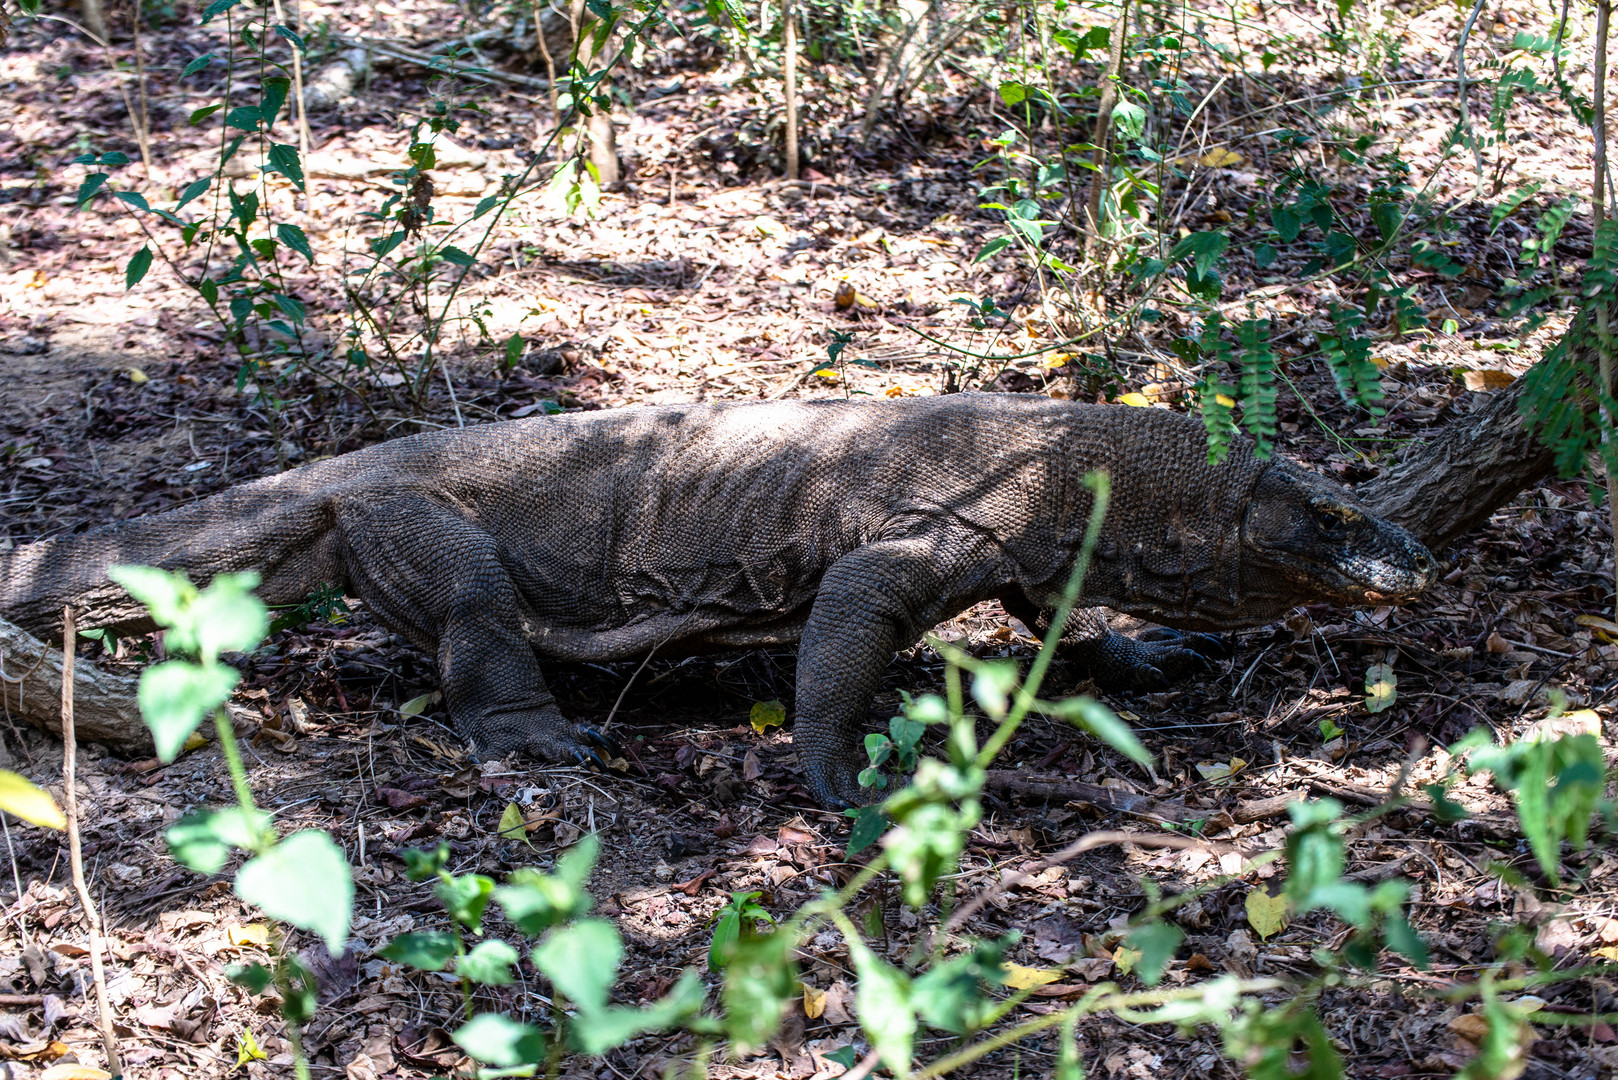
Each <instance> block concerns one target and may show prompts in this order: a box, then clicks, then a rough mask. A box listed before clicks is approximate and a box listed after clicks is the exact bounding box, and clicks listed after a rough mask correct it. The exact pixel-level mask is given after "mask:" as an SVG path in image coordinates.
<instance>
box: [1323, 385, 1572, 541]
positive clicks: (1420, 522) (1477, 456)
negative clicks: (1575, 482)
mask: <svg viewBox="0 0 1618 1080" xmlns="http://www.w3.org/2000/svg"><path fill="white" fill-rule="evenodd" d="M1522 396H1523V380H1522V379H1518V380H1517V381H1516V382H1514V383H1512V384H1511V385H1510V386H1509V387H1507V388H1506V389H1504V390H1501V391H1499V392H1497V393H1496V394H1495V395H1494V397H1493V399H1492V400H1491V401H1489V403H1488V404H1487V405H1485V406H1484V407H1483V408H1482V409H1479V410H1478V411H1476V412H1474V413H1472V415H1470V416H1468V417H1466V418H1464V419H1461V420H1456V421H1454V422H1452V423H1451V424H1450V425H1449V426H1448V427H1446V428H1445V429H1444V430H1443V432H1442V433H1440V434H1439V436H1438V437H1437V438H1436V439H1433V440H1432V441H1431V442H1428V443H1424V444H1422V445H1421V446H1418V447H1416V448H1415V449H1414V450H1411V451H1410V452H1408V453H1407V454H1406V455H1405V457H1404V458H1403V460H1401V461H1399V462H1397V463H1396V464H1394V465H1392V466H1391V467H1389V468H1387V469H1384V470H1383V472H1382V474H1381V475H1380V476H1378V477H1377V478H1376V479H1374V480H1371V481H1369V482H1367V483H1365V484H1362V485H1360V487H1359V489H1358V490H1357V491H1356V492H1355V494H1356V495H1358V496H1359V497H1360V498H1361V499H1363V500H1365V502H1366V503H1367V504H1369V505H1370V506H1372V507H1374V508H1375V509H1376V511H1377V512H1378V513H1379V514H1381V515H1383V516H1384V517H1386V518H1387V519H1388V520H1390V521H1393V522H1395V523H1396V524H1399V525H1403V526H1404V527H1405V528H1407V529H1409V530H1410V531H1411V532H1413V533H1415V534H1416V536H1417V537H1419V538H1420V539H1421V542H1422V543H1424V544H1426V545H1427V546H1428V547H1430V548H1432V549H1433V550H1434V551H1438V550H1440V549H1442V548H1444V547H1447V546H1448V545H1450V544H1453V543H1454V542H1455V541H1456V540H1458V539H1460V537H1461V535H1462V534H1463V533H1466V532H1467V531H1468V530H1470V529H1472V528H1473V527H1474V526H1477V525H1481V524H1482V523H1483V522H1485V521H1487V520H1488V519H1489V515H1490V514H1492V513H1494V511H1495V510H1497V509H1498V508H1500V507H1501V506H1504V505H1505V504H1506V503H1508V502H1510V501H1511V498H1512V496H1514V495H1516V494H1517V493H1518V492H1519V491H1522V490H1523V489H1524V488H1527V487H1532V486H1533V485H1534V484H1537V483H1538V482H1539V481H1541V480H1543V479H1545V478H1546V477H1548V476H1550V475H1552V474H1553V473H1554V472H1555V471H1556V462H1555V459H1554V458H1553V457H1552V455H1551V451H1550V450H1549V449H1548V448H1547V447H1546V446H1544V445H1543V444H1541V443H1540V442H1539V440H1537V439H1535V438H1534V436H1533V435H1532V434H1531V433H1530V432H1529V430H1528V425H1527V423H1526V422H1525V421H1524V420H1523V416H1522V413H1521V411H1520V410H1519V404H1520V403H1521V401H1522Z"/></svg>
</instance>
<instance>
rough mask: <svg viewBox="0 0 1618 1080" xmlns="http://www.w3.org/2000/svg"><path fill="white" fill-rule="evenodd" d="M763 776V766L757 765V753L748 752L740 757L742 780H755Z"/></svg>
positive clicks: (753, 751) (754, 751)
mask: <svg viewBox="0 0 1618 1080" xmlns="http://www.w3.org/2000/svg"><path fill="white" fill-rule="evenodd" d="M762 775H764V766H762V765H760V764H759V761H758V751H756V750H748V751H747V753H745V754H743V755H742V779H743V780H757V779H758V778H759V777H760V776H762Z"/></svg>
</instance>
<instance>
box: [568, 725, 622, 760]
mask: <svg viewBox="0 0 1618 1080" xmlns="http://www.w3.org/2000/svg"><path fill="white" fill-rule="evenodd" d="M577 730H578V733H579V735H580V736H581V737H583V739H584V741H585V742H588V743H590V744H592V745H594V746H598V747H600V748H601V749H603V750H605V751H606V752H607V753H608V754H609V755H611V756H612V757H623V754H624V748H623V747H622V746H621V745H619V742H618V740H617V739H614V738H613V737H612V736H611V735H608V734H606V733H605V732H603V731H599V730H597V729H596V728H593V727H588V726H586V725H584V724H580V725H579V727H578V729H577Z"/></svg>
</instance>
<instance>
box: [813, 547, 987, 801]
mask: <svg viewBox="0 0 1618 1080" xmlns="http://www.w3.org/2000/svg"><path fill="white" fill-rule="evenodd" d="M1004 575H1005V571H1004V567H1003V559H1002V556H1001V554H1000V552H999V550H998V549H997V548H995V547H993V546H991V545H989V544H987V543H986V542H984V541H983V540H981V539H980V538H978V537H975V536H968V537H958V536H952V535H943V536H936V537H935V536H912V537H904V538H900V539H894V540H882V541H878V542H876V543H872V544H868V545H866V546H865V547H861V548H857V549H855V550H854V551H852V552H850V553H849V554H847V555H844V556H843V557H842V558H841V559H838V560H837V562H835V563H833V564H832V567H831V569H829V570H827V571H826V575H825V577H824V578H822V579H821V584H820V589H819V591H818V592H817V593H816V594H815V601H814V605H813V606H812V607H811V609H810V612H809V620H808V622H807V623H806V624H805V626H804V629H803V636H802V638H801V644H800V645H799V648H798V692H797V716H798V718H797V721H796V725H795V728H794V733H793V743H794V745H795V746H796V748H797V751H798V764H799V765H800V767H801V768H802V769H803V772H804V777H805V779H806V781H807V782H808V785H809V790H810V791H811V792H812V793H813V794H814V796H815V798H816V799H818V800H819V801H820V802H821V803H822V804H823V805H826V806H831V807H836V806H847V805H851V804H858V803H865V802H869V801H870V799H871V795H872V793H871V792H869V791H868V790H866V789H863V788H861V787H860V785H859V780H858V776H859V773H860V769H861V768H862V767H863V766H864V764H865V751H864V749H863V745H862V742H863V734H864V731H865V729H866V725H867V722H868V714H869V712H870V708H871V699H872V698H873V697H874V696H875V695H876V691H877V688H878V686H879V685H880V684H881V681H882V672H883V670H884V669H885V668H886V667H887V666H888V662H889V661H890V660H892V659H893V654H894V653H895V652H897V651H898V650H899V649H902V648H905V647H907V646H909V645H911V644H912V643H914V642H915V641H916V640H917V639H918V638H920V637H921V635H922V634H923V633H925V632H926V631H927V630H928V629H929V628H931V627H933V626H935V625H937V623H938V622H940V621H941V620H943V619H945V618H948V617H949V616H951V615H953V614H955V613H956V612H959V611H961V610H964V609H965V608H967V607H970V606H971V605H972V604H974V603H976V602H977V601H979V600H981V599H984V598H986V597H988V596H992V595H994V586H993V585H991V584H990V583H991V582H994V581H995V580H996V579H997V578H998V579H999V580H1001V581H1003V580H1004V579H1005V577H1004Z"/></svg>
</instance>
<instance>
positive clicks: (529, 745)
mask: <svg viewBox="0 0 1618 1080" xmlns="http://www.w3.org/2000/svg"><path fill="white" fill-rule="evenodd" d="M342 527H343V533H344V540H345V546H346V548H347V554H348V556H349V557H348V560H347V561H348V563H349V567H348V573H349V580H350V581H351V582H352V589H353V591H354V592H355V593H356V594H357V595H359V597H360V598H361V599H363V600H364V601H365V603H366V606H367V607H368V608H370V609H371V611H373V612H374V613H375V614H376V616H377V618H378V619H379V620H381V622H382V623H383V624H384V625H386V626H388V627H389V628H390V629H392V630H394V631H395V632H397V633H400V634H402V635H404V636H405V637H408V638H410V639H411V640H413V641H415V642H417V643H418V644H421V645H423V646H425V647H428V648H432V649H434V650H435V652H436V655H437V659H438V672H439V679H440V682H441V684H442V687H443V692H444V701H445V704H446V705H447V706H448V708H449V714H450V718H451V720H452V721H453V722H454V724H455V730H456V731H457V732H458V733H459V734H460V736H461V737H462V738H463V739H464V740H466V743H467V748H468V749H469V750H470V751H471V752H472V754H473V755H474V756H475V757H479V758H500V757H505V756H506V755H509V754H513V753H515V754H518V755H520V756H523V757H530V758H539V759H542V760H545V761H553V762H559V763H566V764H574V763H578V764H584V763H592V764H600V762H601V759H600V756H599V755H598V754H597V753H596V750H595V747H598V746H599V747H602V748H604V749H607V750H609V751H610V750H611V749H612V746H611V744H610V742H609V741H608V740H606V739H605V737H604V736H602V735H601V734H600V733H599V732H597V731H595V730H594V729H591V728H587V727H582V726H580V725H576V724H573V723H570V722H569V721H568V720H567V719H566V718H565V717H564V716H563V715H562V713H561V710H560V709H558V708H557V707H556V699H555V698H554V697H553V696H552V695H551V693H550V690H549V689H548V688H547V687H546V685H545V679H544V676H543V675H542V674H541V673H540V669H539V661H538V659H537V658H536V657H535V655H534V650H533V647H532V646H531V645H530V644H529V641H528V638H527V636H526V634H525V633H524V632H523V622H522V614H521V605H520V603H519V597H518V593H517V588H516V586H515V585H514V584H513V583H512V581H511V578H510V575H508V574H507V572H506V569H505V566H504V564H503V563H502V561H501V559H500V551H499V545H498V543H497V541H496V540H495V539H494V537H493V536H491V535H490V534H489V533H488V532H487V531H485V530H484V529H482V528H479V527H478V526H477V525H476V524H474V523H473V522H470V521H468V520H467V519H466V518H464V517H462V516H461V515H459V514H457V513H455V512H454V511H452V510H450V509H448V508H446V507H443V506H441V505H439V504H437V503H435V502H433V501H432V500H430V499H427V498H424V497H419V496H402V497H396V498H392V499H384V500H379V501H374V502H370V503H368V504H366V505H364V506H363V507H360V508H356V509H354V510H352V511H350V512H349V513H346V514H345V515H344V518H343V522H342Z"/></svg>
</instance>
